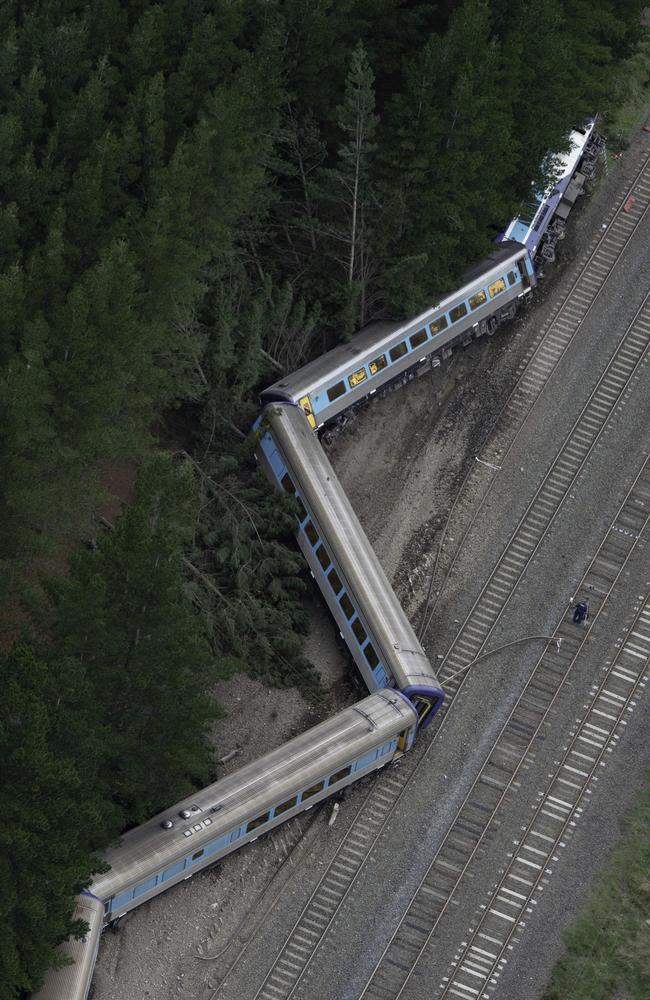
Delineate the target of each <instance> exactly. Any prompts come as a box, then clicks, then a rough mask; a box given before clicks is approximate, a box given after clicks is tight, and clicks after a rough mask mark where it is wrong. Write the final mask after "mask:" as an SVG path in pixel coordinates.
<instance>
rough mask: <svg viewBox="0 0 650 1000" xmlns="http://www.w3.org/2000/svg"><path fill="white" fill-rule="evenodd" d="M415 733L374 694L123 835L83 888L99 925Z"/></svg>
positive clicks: (404, 746)
mask: <svg viewBox="0 0 650 1000" xmlns="http://www.w3.org/2000/svg"><path fill="white" fill-rule="evenodd" d="M416 729H417V714H416V712H415V710H414V709H413V706H412V705H411V703H410V702H409V700H408V699H407V698H405V697H404V696H403V695H402V694H401V693H400V692H399V691H392V690H384V691H378V692H376V693H375V694H373V695H371V696H370V697H367V698H365V699H364V700H363V701H360V702H359V703H358V704H357V705H354V706H352V707H350V708H346V709H344V710H343V711H342V712H340V713H339V714H338V715H335V716H334V717H333V718H330V719H327V720H326V721H325V722H321V723H320V724H319V725H317V726H314V727H313V728H312V729H310V730H308V731H307V732H306V733H302V734H301V735H300V736H297V737H295V739H293V740H290V741H289V742H288V743H285V744H284V746H281V747H278V749H277V750H273V751H271V753H268V754H266V755H265V756H264V757H261V758H260V759H259V760H256V761H254V762H253V763H251V764H247V765H246V766H245V767H242V768H240V769H239V770H237V771H235V772H233V774H230V775H228V776H227V777H226V778H222V779H221V780H220V781H217V782H215V783H214V784H212V785H209V786H208V787H207V788H204V789H202V790H201V791H199V792H196V793H195V794H194V795H192V796H191V797H190V798H187V799H185V800H184V801H183V802H179V803H178V804H177V805H175V806H173V807H172V808H171V809H167V810H166V811H165V812H163V813H160V814H159V815H158V816H155V817H154V818H153V819H151V820H149V821H148V822H147V823H144V824H143V825H142V826H139V827H137V828H136V829H134V830H130V831H129V832H128V833H126V834H125V835H124V836H123V837H122V839H121V841H120V843H119V844H118V845H117V846H116V847H114V848H112V849H111V850H109V851H108V852H107V853H106V855H105V860H106V861H107V862H108V863H109V864H110V865H111V869H110V871H109V872H107V873H106V874H104V875H100V876H98V877H97V878H96V879H95V881H94V882H93V883H92V886H91V891H92V892H93V893H94V895H96V896H98V897H99V898H100V899H102V900H103V902H104V905H105V907H106V913H105V918H104V919H105V921H106V922H110V921H113V920H115V919H117V918H118V917H121V916H123V915H124V914H125V913H128V911H129V910H132V909H133V908H134V907H136V906H139V905H140V904H141V903H143V902H145V901H146V900H147V899H151V898H152V897H153V896H156V895H158V894H159V893H161V892H163V891H164V890H165V889H168V888H169V887H170V886H172V885H175V884H176V883H178V882H181V881H182V880H183V879H186V878H190V877H191V876H192V875H194V874H195V873H196V872H197V871H200V870H201V869H202V868H206V867H207V866H208V865H211V864H214V862H215V861H218V860H219V859H220V858H223V857H225V856H226V855H227V854H230V853H232V852H233V851H235V850H237V849H238V848H239V847H242V846H243V845H244V844H247V843H249V842H251V841H253V840H256V839H257V838H258V837H259V836H260V835H261V834H264V833H267V832H268V831H269V830H272V829H273V828H274V827H276V826H279V824H280V823H283V822H284V821H285V820H287V819H290V818H291V817H292V816H295V815H297V814H298V813H300V812H304V811H305V810H307V809H311V807H312V806H313V805H315V804H316V803H317V802H320V801H321V800H323V799H325V798H327V797H328V796H330V795H332V794H335V793H336V792H339V791H341V790H342V789H343V788H345V787H346V786H347V785H349V784H351V783H352V782H354V781H357V780H359V779H360V778H362V777H363V776H364V775H366V774H370V773H371V772H373V771H376V770H378V769H379V768H381V767H383V766H384V765H385V764H387V763H389V762H390V761H391V760H393V759H394V758H395V757H398V756H401V755H402V754H404V753H406V752H407V751H408V750H409V749H410V747H411V745H412V743H413V738H414V736H415V732H416ZM183 817H186V818H183ZM166 827H168V828H166Z"/></svg>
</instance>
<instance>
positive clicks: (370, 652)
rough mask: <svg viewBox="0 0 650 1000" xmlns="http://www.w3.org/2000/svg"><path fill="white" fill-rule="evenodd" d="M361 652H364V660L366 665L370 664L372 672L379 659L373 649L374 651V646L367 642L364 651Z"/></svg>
mask: <svg viewBox="0 0 650 1000" xmlns="http://www.w3.org/2000/svg"><path fill="white" fill-rule="evenodd" d="M363 652H364V656H365V657H366V660H367V661H368V663H369V664H370V666H371V667H372V669H373V670H374V669H375V667H376V666H377V664H378V663H379V657H378V656H377V654H376V653H375V649H374V646H373V645H372V643H370V642H369V643H368V645H367V646H366V647H365V649H364V651H363Z"/></svg>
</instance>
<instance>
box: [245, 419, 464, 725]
mask: <svg viewBox="0 0 650 1000" xmlns="http://www.w3.org/2000/svg"><path fill="white" fill-rule="evenodd" d="M257 426H258V428H259V432H260V434H261V438H260V444H259V448H258V458H259V461H260V464H261V466H262V468H263V469H264V471H265V472H266V474H267V475H268V477H269V478H270V479H271V481H272V482H274V483H275V485H276V486H278V487H279V488H280V489H284V490H286V491H287V492H288V493H290V494H292V495H293V496H294V497H295V498H296V500H297V503H298V507H299V513H298V517H299V527H298V531H297V538H298V543H299V545H300V547H301V549H302V551H303V552H304V554H305V558H306V559H307V562H308V563H309V566H310V569H311V571H312V573H313V575H314V578H315V580H316V582H317V583H318V586H319V587H320V589H321V590H322V592H323V594H324V596H325V600H326V601H327V604H328V606H329V608H330V611H331V612H332V615H333V616H334V618H335V620H336V623H337V625H338V627H339V629H340V631H341V635H342V636H343V638H344V640H345V642H346V643H347V645H348V646H349V648H350V651H351V653H352V656H353V658H354V660H355V662H356V664H357V666H358V667H359V670H360V671H361V674H362V676H363V678H364V679H365V681H366V684H367V685H368V688H369V689H370V690H371V691H374V690H377V689H378V688H382V687H385V686H386V685H391V686H392V685H394V686H396V687H397V688H399V690H400V691H401V692H402V693H403V694H405V695H406V697H407V698H409V699H410V700H411V701H413V702H414V704H415V705H416V707H417V708H418V712H419V716H420V724H421V725H422V724H423V723H425V721H426V722H428V721H430V719H431V718H432V717H433V715H434V714H435V712H436V711H437V709H438V708H439V707H440V705H441V704H442V701H443V698H444V695H443V692H442V689H441V687H440V684H439V682H438V679H437V677H436V675H435V673H434V671H433V669H432V667H431V664H430V663H429V660H428V659H427V655H426V653H425V652H424V650H423V648H422V646H421V645H420V642H419V641H418V639H417V636H416V635H415V632H414V631H413V628H412V627H411V624H410V622H409V620H408V618H407V617H406V615H405V614H404V611H403V610H402V607H401V605H400V603H399V601H398V600H397V597H396V596H395V593H394V591H393V588H392V587H391V585H390V583H389V582H388V580H387V578H386V574H385V573H384V571H383V569H382V567H381V564H380V562H379V560H378V559H377V556H376V555H375V553H374V551H373V549H372V546H371V544H370V542H369V541H368V539H367V537H366V535H365V532H364V530H363V528H362V527H361V525H360V524H359V519H358V518H357V516H356V514H355V513H354V510H353V509H352V506H351V504H350V501H349V500H348V498H347V497H346V495H345V492H344V490H343V487H342V486H341V484H340V483H339V481H338V479H337V477H336V473H335V472H334V469H333V468H332V466H331V464H330V462H329V461H328V459H327V456H326V455H325V453H324V451H323V449H322V448H321V446H320V444H319V442H318V440H317V439H316V436H315V435H314V434H313V433H312V432H311V430H310V427H309V424H308V423H307V420H306V418H305V414H304V412H303V410H302V409H301V408H300V407H298V406H293V405H291V404H286V403H285V404H271V405H269V406H266V407H265V408H264V410H263V411H262V415H261V417H260V419H259V422H258V425H257Z"/></svg>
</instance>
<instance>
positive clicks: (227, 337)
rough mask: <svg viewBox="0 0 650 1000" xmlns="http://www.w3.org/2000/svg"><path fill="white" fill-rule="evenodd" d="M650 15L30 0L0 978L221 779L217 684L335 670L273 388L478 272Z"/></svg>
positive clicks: (4, 369)
mask: <svg viewBox="0 0 650 1000" xmlns="http://www.w3.org/2000/svg"><path fill="white" fill-rule="evenodd" d="M642 7H643V4H642V2H641V0H571V2H569V0H535V2H533V0H517V2H515V0H498V2H497V0H464V2H451V0H441V2H438V3H429V2H426V0H191V2H190V0H167V2H165V3H164V4H161V3H157V2H153V0H128V2H125V0H84V2H83V3H82V2H79V0H65V2H63V0H50V2H48V3H46V4H44V3H42V2H40V0H21V2H20V3H19V2H18V0H6V2H5V3H4V4H3V5H2V8H1V9H0V460H1V462H2V467H3V473H4V475H3V477H2V482H1V484H0V580H1V581H2V585H3V589H4V591H5V592H6V594H7V595H8V598H7V602H6V607H5V608H4V609H3V610H4V614H3V617H2V623H3V632H2V633H1V636H2V646H1V647H0V648H1V650H2V656H3V659H2V663H1V665H0V670H1V671H2V680H3V683H2V685H0V741H1V742H2V758H3V761H5V762H6V765H7V766H6V768H5V774H3V779H4V778H5V777H6V780H3V786H2V791H1V792H0V795H2V797H3V802H4V804H5V815H9V814H11V816H12V823H11V824H5V829H4V832H3V834H2V835H0V836H1V838H2V844H3V849H2V855H1V856H0V882H1V883H2V884H1V886H0V888H1V890H2V896H3V899H4V900H5V903H6V906H5V913H6V917H5V921H4V928H5V931H6V933H5V935H4V937H3V942H2V944H1V945H0V1000H5V998H11V997H16V996H17V995H18V992H19V991H20V990H22V989H30V988H32V987H33V986H34V985H35V984H37V983H38V980H39V979H40V977H41V976H42V974H43V972H44V970H45V968H46V967H47V965H48V963H49V962H50V961H51V960H52V959H53V955H54V946H55V944H56V943H57V941H59V940H60V939H61V938H62V937H64V936H65V935H66V934H68V933H69V932H70V931H71V930H72V929H73V928H72V925H71V922H70V921H71V918H70V913H71V912H72V910H71V900H72V897H73V896H74V894H75V893H76V892H77V891H78V890H79V889H80V888H81V887H82V886H84V885H86V884H88V881H89V879H90V877H91V874H92V871H93V869H94V868H96V866H97V863H98V862H97V861H96V860H95V853H94V852H96V851H99V850H100V849H101V848H102V847H103V846H105V845H106V844H107V843H108V842H109V841H110V840H111V839H112V838H113V837H114V836H115V835H116V833H117V832H118V831H119V830H120V829H123V828H124V826H126V825H128V824H131V823H134V822H139V821H140V820H142V819H143V818H144V817H145V816H147V815H150V814H151V813H152V812H153V811H155V810H157V809H159V808H160V807H162V806H164V805H165V804H167V803H169V802H170V801H173V799H174V798H175V797H177V796H180V795H183V794H185V792H186V791H188V790H189V788H191V787H192V785H193V784H196V783H197V782H203V781H205V780H206V779H207V778H208V777H209V776H211V775H212V774H213V765H212V761H211V754H210V750H209V746H208V742H207V740H206V734H207V733H208V731H209V729H210V724H211V722H212V720H213V719H214V718H215V716H216V714H218V708H217V707H216V706H215V705H214V703H213V701H212V700H211V698H210V696H209V691H210V688H211V686H212V684H213V683H214V681H215V680H216V679H217V678H220V677H223V676H226V675H227V674H228V672H229V671H231V670H234V669H246V670H248V671H250V672H251V673H253V674H255V675H257V676H261V677H264V678H266V679H267V680H270V681H272V682H274V683H281V684H288V683H300V684H302V685H303V686H304V687H307V688H309V689H311V690H314V689H315V687H316V683H317V681H316V678H315V675H314V672H313V670H312V668H311V667H310V665H309V664H308V663H307V662H306V661H305V659H304V656H303V654H302V635H303V634H304V632H305V630H306V628H307V621H306V616H305V612H304V610H303V607H302V604H301V595H302V593H303V591H304V587H305V585H306V584H305V578H304V571H303V569H302V568H301V567H302V563H301V561H300V559H299V558H298V554H297V550H296V548H295V546H292V542H291V532H292V526H293V508H292V505H291V501H290V500H287V499H286V498H281V497H277V496H275V495H274V494H273V492H272V491H271V490H270V489H269V487H268V485H267V484H265V483H264V481H263V480H262V478H261V476H260V474H259V472H258V471H257V469H256V467H255V462H254V459H253V443H252V441H251V440H250V438H248V437H247V435H248V432H249V429H250V426H251V423H252V421H253V419H254V417H255V413H256V408H257V403H256V396H257V391H258V389H259V387H260V386H261V385H263V384H264V382H269V381H271V380H273V379H274V378H276V377H277V373H278V371H284V372H287V371H291V370H293V369H294V368H296V367H297V366H298V365H299V364H300V363H302V362H303V361H305V360H307V359H308V358H309V357H312V356H314V355H315V354H317V353H319V352H320V351H322V350H324V349H325V348H327V347H330V346H333V345H334V344H335V343H337V342H338V341H340V340H342V339H346V338H349V337H351V336H353V335H354V331H355V330H356V329H358V328H359V327H360V326H361V325H363V324H364V323H366V322H368V321H370V320H373V319H376V318H380V317H382V316H386V315H392V316H400V315H402V316H403V315H405V314H407V313H409V312H411V311H414V310H419V309H420V308H422V307H423V306H425V305H427V304H428V303H430V302H431V301H432V300H433V299H435V298H436V297H437V296H439V295H440V293H441V292H444V291H445V290H449V289H450V288H452V287H453V284H454V282H455V281H456V280H457V279H458V276H459V275H460V273H461V272H462V270H463V269H464V268H465V267H466V266H467V265H469V264H470V263H474V262H476V261H477V260H478V259H480V258H481V257H482V256H483V255H484V254H485V253H486V252H487V251H488V249H489V246H490V241H491V239H492V237H493V235H494V227H495V226H499V225H502V224H503V223H504V222H505V221H507V219H508V218H509V216H510V215H511V214H512V213H513V212H514V210H515V209H516V207H517V205H518V204H519V202H520V200H521V199H522V198H523V197H524V196H525V195H526V193H527V192H528V189H529V185H530V183H531V181H533V180H536V179H539V177H540V163H541V162H542V159H543V157H544V154H545V152H546V151H547V150H549V149H560V148H562V145H563V143H564V142H565V141H566V133H567V129H568V128H569V127H570V126H571V125H572V124H573V123H575V122H578V121H580V120H581V119H582V118H583V117H584V116H585V115H586V114H589V113H593V112H594V111H597V110H599V109H601V108H603V107H605V106H606V105H607V103H608V102H611V100H612V94H614V93H615V85H616V79H617V74H618V73H620V72H621V67H623V66H624V65H625V60H626V59H627V58H628V57H629V56H630V55H632V54H633V52H634V49H635V45H636V42H637V40H638V38H639V37H640V30H641V29H640V13H641V9H642ZM117 462H126V463H128V464H129V466H130V468H131V469H132V470H133V472H134V475H135V474H136V473H137V477H136V486H135V489H134V491H133V494H132V495H130V496H126V497H123V498H122V500H123V504H122V513H121V514H120V515H119V516H117V517H113V519H112V527H110V525H109V522H110V521H111V518H108V517H106V507H105V503H106V470H107V468H109V469H110V468H111V467H112V463H113V464H114V463H117ZM102 523H103V524H104V527H101V524H102ZM84 540H85V541H89V547H87V548H85V547H84ZM82 791H83V794H82ZM71 815H74V816H75V822H74V824H71V823H70V816H71ZM13 819H15V822H14V821H13ZM12 880H13V883H12Z"/></svg>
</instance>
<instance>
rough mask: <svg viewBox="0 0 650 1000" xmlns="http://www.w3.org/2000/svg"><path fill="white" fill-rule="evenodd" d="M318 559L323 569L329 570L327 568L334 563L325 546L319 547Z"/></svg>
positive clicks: (317, 550) (317, 551)
mask: <svg viewBox="0 0 650 1000" xmlns="http://www.w3.org/2000/svg"><path fill="white" fill-rule="evenodd" d="M316 558H317V559H318V561H319V563H320V564H321V566H322V567H323V569H327V567H328V566H329V564H330V563H331V561H332V560H331V559H330V557H329V556H328V554H327V549H326V548H325V546H324V545H319V546H318V548H317V549H316Z"/></svg>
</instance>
